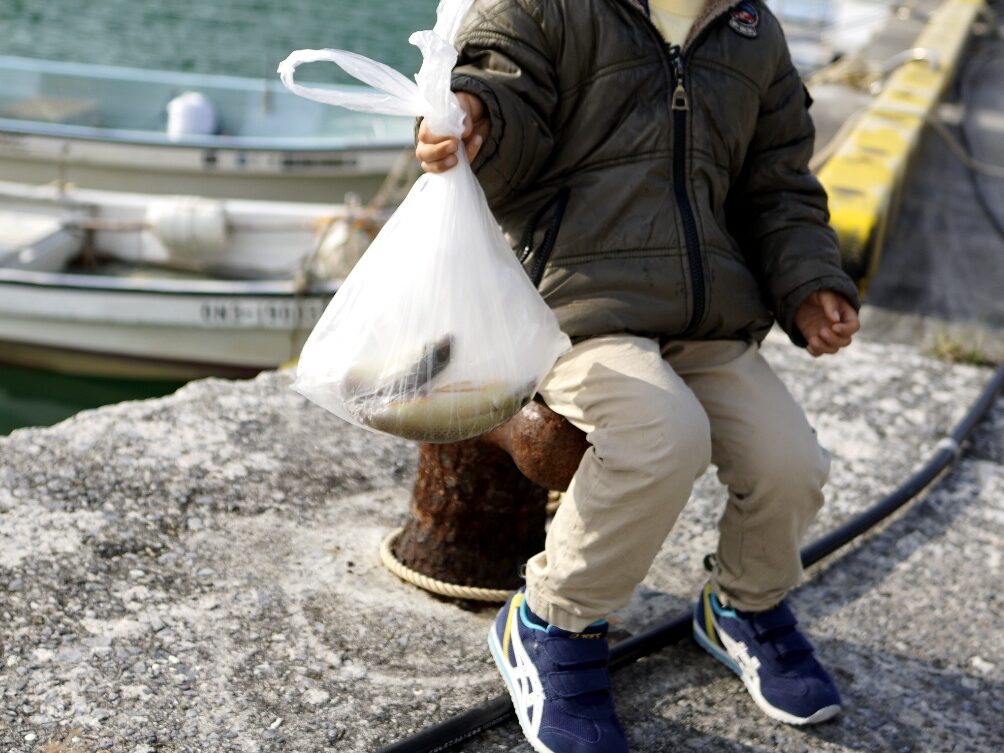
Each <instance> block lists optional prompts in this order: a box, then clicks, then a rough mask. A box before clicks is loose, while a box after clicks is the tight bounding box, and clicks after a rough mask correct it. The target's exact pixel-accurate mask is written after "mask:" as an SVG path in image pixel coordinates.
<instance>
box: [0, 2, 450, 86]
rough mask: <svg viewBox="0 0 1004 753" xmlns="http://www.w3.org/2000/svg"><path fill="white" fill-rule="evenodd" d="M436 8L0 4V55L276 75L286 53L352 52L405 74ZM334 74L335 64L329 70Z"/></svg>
mask: <svg viewBox="0 0 1004 753" xmlns="http://www.w3.org/2000/svg"><path fill="white" fill-rule="evenodd" d="M436 5H437V2H436V0H365V1H364V2H360V1H359V0H283V2H275V1H274V0H270V1H266V0H161V1H160V2H153V0H90V2H81V0H0V54H3V55H21V56H25V57H36V58H48V59H52V60H68V61H74V62H79V63H105V64H108V65H125V66H131V67H138V68H156V69H164V70H178V71H196V72H199V73H219V74H228V75H235V76H251V77H261V76H269V77H273V76H275V69H276V66H277V65H278V64H279V61H281V60H282V59H283V58H285V57H286V55H287V54H289V53H290V52H291V51H292V50H296V49H299V48H304V47H336V48H344V49H350V50H352V51H354V52H358V53H360V54H362V55H366V56H368V57H372V58H375V59H377V60H380V61H382V62H384V63H387V64H388V65H391V66H393V67H395V68H397V69H399V70H401V71H404V72H406V73H408V74H411V73H413V72H414V71H415V70H417V69H418V66H419V65H420V64H421V55H419V53H418V51H417V50H416V48H414V47H412V46H411V45H409V44H408V35H409V34H410V33H411V32H412V31H415V30H416V29H431V28H432V26H433V25H434V24H435V20H436V18H435V16H436ZM331 67H332V68H333V67H334V66H331Z"/></svg>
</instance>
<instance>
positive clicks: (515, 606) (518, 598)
mask: <svg viewBox="0 0 1004 753" xmlns="http://www.w3.org/2000/svg"><path fill="white" fill-rule="evenodd" d="M522 604H523V594H522V593H518V594H516V595H515V596H513V597H512V601H510V602H509V614H507V615H506V618H505V632H504V633H502V658H503V659H505V660H506V661H508V657H509V640H510V638H512V623H513V620H515V619H516V616H517V615H518V614H519V608H520V606H521V605H522Z"/></svg>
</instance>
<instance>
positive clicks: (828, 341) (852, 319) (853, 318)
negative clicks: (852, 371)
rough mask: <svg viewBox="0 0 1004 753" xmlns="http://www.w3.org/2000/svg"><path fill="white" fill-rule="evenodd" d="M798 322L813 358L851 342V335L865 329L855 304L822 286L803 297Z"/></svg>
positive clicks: (796, 321)
mask: <svg viewBox="0 0 1004 753" xmlns="http://www.w3.org/2000/svg"><path fill="white" fill-rule="evenodd" d="M795 326H796V327H798V330H799V331H800V332H801V333H802V336H803V337H805V340H806V342H808V344H809V345H808V347H807V348H806V350H808V351H809V355H811V356H812V357H813V358H818V357H819V356H821V355H823V354H824V353H836V352H837V351H838V350H840V349H841V348H843V347H845V346H847V345H850V344H851V335H853V334H854V333H855V332H857V331H858V330H859V329H861V324H860V323H859V322H858V314H857V312H856V311H855V310H854V307H853V306H851V304H850V303H849V302H848V301H847V299H846V298H844V297H843V296H842V295H840V294H839V293H834V292H833V291H832V290H818V291H816V292H815V293H812V294H811V295H810V296H809V297H808V298H806V299H805V300H804V301H802V305H801V306H799V307H798V313H796V314H795Z"/></svg>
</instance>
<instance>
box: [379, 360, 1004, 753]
mask: <svg viewBox="0 0 1004 753" xmlns="http://www.w3.org/2000/svg"><path fill="white" fill-rule="evenodd" d="M1002 390H1004V365H1002V366H1000V367H999V368H998V369H997V371H996V372H994V375H993V377H992V378H991V379H990V381H989V382H987V384H986V386H985V387H984V388H983V391H982V392H981V393H980V396H979V398H977V400H976V402H975V403H973V405H972V406H971V407H970V409H969V411H968V412H967V413H966V415H965V416H964V417H963V419H962V420H961V421H960V422H959V423H958V424H956V426H955V429H954V430H953V431H952V433H951V435H950V436H949V437H946V438H945V439H944V440H943V441H942V442H941V443H939V446H938V449H937V451H936V452H935V454H934V456H933V457H932V458H931V459H930V460H928V461H927V463H926V464H925V465H924V467H923V468H921V469H920V470H919V471H917V472H916V473H914V474H913V475H912V476H911V477H910V478H908V479H907V480H906V481H905V482H904V483H903V484H901V485H900V486H899V487H897V488H896V489H895V490H894V491H893V492H892V493H891V494H889V495H888V496H887V497H885V498H884V499H883V500H881V501H880V502H878V503H877V504H875V505H874V506H872V507H870V508H868V509H867V510H865V511H864V512H862V513H860V514H859V515H857V516H856V517H854V518H852V519H851V520H849V521H847V522H846V523H844V524H843V525H842V526H840V527H839V528H837V529H836V530H834V531H831V532H830V533H828V534H826V535H825V536H823V538H821V539H818V540H817V541H814V542H813V543H811V544H809V545H808V546H807V547H805V548H804V549H803V550H802V564H803V565H805V566H806V567H808V566H809V565H812V564H814V563H816V562H819V560H821V559H823V558H824V557H826V556H828V555H830V554H832V553H833V552H835V551H836V550H837V549H839V548H840V547H842V546H844V545H846V544H848V543H850V542H851V541H853V540H854V539H856V538H857V537H858V536H860V535H861V534H863V533H865V532H866V531H868V530H869V529H870V528H872V527H873V526H875V525H876V524H877V523H879V522H880V521H881V520H882V519H884V518H886V517H888V516H889V515H891V514H892V513H893V512H895V511H896V510H898V509H899V508H901V507H902V506H903V505H905V504H906V503H907V502H909V501H910V500H911V499H913V498H914V497H915V496H917V494H919V493H920V492H921V491H923V490H924V488H925V487H926V486H928V485H929V484H930V483H931V482H932V481H933V480H934V479H935V478H936V477H937V476H938V474H940V473H941V472H942V471H943V470H945V468H947V467H948V466H949V465H950V464H951V463H952V462H953V461H955V460H956V459H957V458H958V457H959V455H960V454H961V448H962V443H963V442H965V440H966V439H967V438H968V436H969V434H970V433H971V432H972V430H973V428H974V427H975V426H976V424H977V423H979V421H980V419H982V418H983V416H984V415H985V414H986V412H987V411H988V410H989V409H990V406H991V405H993V402H994V399H995V398H996V396H997V394H998V393H1000V392H1001V391H1002ZM691 619H692V613H691V612H690V611H687V612H685V613H683V614H680V615H678V616H676V617H674V618H673V619H672V620H670V621H669V622H666V623H663V624H662V625H657V626H656V627H654V628H652V629H650V630H647V631H645V632H644V633H639V634H638V635H635V636H633V637H631V638H628V639H627V640H624V641H621V642H620V643H618V644H616V645H615V646H613V647H612V648H611V650H610V668H611V669H612V670H617V669H621V668H622V667H626V666H628V665H629V664H633V663H634V662H636V661H638V660H639V659H641V658H643V657H646V656H648V655H650V654H653V653H655V652H656V651H659V650H660V649H662V648H665V647H666V646H669V645H671V644H673V643H677V642H679V641H681V640H683V639H684V638H686V637H687V636H688V635H690V622H691ZM512 716H514V712H513V708H512V703H511V701H510V700H509V696H508V695H501V696H497V697H495V698H492V699H491V700H489V701H485V702H484V703H481V704H479V705H477V706H475V707H474V708H472V709H470V710H468V711H465V712H463V713H461V714H457V715H456V716H453V717H451V718H449V719H447V720H446V721H444V722H440V723H439V724H433V725H431V726H429V727H426V728H425V729H423V730H422V731H421V732H419V733H418V734H416V735H413V736H412V737H408V738H405V739H404V740H400V741H398V742H396V743H393V744H391V745H388V746H387V747H386V748H381V749H380V750H379V751H378V753H438V752H439V751H445V750H449V749H451V748H453V747H454V746H456V745H459V744H460V743H462V742H463V741H465V740H468V739H470V738H472V737H474V736H476V735H479V734H481V733H482V732H484V731H485V730H487V729H490V728H492V727H495V726H498V725H499V724H502V723H503V722H506V721H508V720H509V719H510V717H512Z"/></svg>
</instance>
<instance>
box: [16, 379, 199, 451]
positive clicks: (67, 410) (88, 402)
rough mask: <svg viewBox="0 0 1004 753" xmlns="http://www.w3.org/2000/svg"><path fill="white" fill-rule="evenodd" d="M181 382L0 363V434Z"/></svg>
mask: <svg viewBox="0 0 1004 753" xmlns="http://www.w3.org/2000/svg"><path fill="white" fill-rule="evenodd" d="M181 385H182V383H181V382H158V381H134V380H128V379H97V378H88V377H72V376H66V375H64V374H55V373H53V372H49V371H38V370H36V369H20V368H14V367H12V366H0V435H3V434H9V433H10V432H11V431H13V430H14V429H17V428H19V427H21V426H48V425H50V424H54V423H57V422H59V421H62V420H63V419H64V418H67V417H69V416H72V415H73V414H74V413H77V412H78V411H82V410H85V409H87V408H97V407H98V406H100V405H108V404H109V403H117V402H121V401H123V400H140V399H142V398H147V397H157V396H158V395H166V394H168V393H170V392H174V391H175V390H176V389H178V387H180V386H181Z"/></svg>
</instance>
